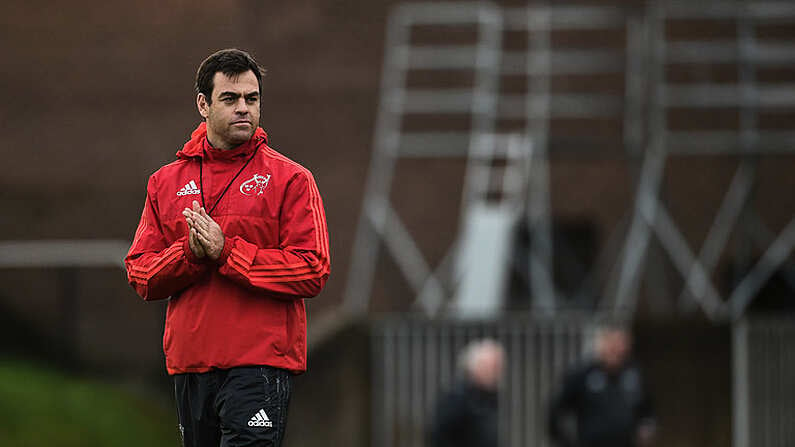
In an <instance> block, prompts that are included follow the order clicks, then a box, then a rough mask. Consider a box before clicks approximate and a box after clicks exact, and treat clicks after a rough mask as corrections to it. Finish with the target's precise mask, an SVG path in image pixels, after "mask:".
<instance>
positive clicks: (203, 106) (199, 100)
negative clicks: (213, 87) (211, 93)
mask: <svg viewBox="0 0 795 447" xmlns="http://www.w3.org/2000/svg"><path fill="white" fill-rule="evenodd" d="M196 108H198V109H199V115H201V116H202V118H204V119H207V117H208V116H209V115H210V104H209V102H208V101H207V97H206V96H204V93H199V94H198V95H196Z"/></svg>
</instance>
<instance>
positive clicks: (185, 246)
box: [182, 236, 204, 264]
mask: <svg viewBox="0 0 795 447" xmlns="http://www.w3.org/2000/svg"><path fill="white" fill-rule="evenodd" d="M182 251H184V252H185V259H187V260H188V262H190V263H191V264H201V263H203V262H204V259H203V258H199V257H196V255H195V254H194V253H193V250H191V249H190V242H189V237H188V236H186V237H185V242H183V243H182Z"/></svg>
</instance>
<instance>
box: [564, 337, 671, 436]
mask: <svg viewBox="0 0 795 447" xmlns="http://www.w3.org/2000/svg"><path fill="white" fill-rule="evenodd" d="M631 345H632V341H631V335H630V333H629V330H628V329H627V328H626V327H625V326H623V325H622V324H620V323H615V322H609V323H605V324H603V325H601V326H600V327H599V328H598V329H597V331H596V337H595V340H594V348H595V354H596V355H595V358H594V359H592V360H590V361H588V362H586V363H585V364H584V365H581V366H579V367H577V368H575V369H573V370H571V371H569V372H568V373H567V374H566V377H565V379H564V381H563V387H562V389H561V390H560V391H559V392H558V393H557V395H555V396H554V398H553V400H552V403H551V406H550V410H549V434H550V437H551V438H552V440H553V441H554V442H555V443H556V445H558V446H561V447H647V446H650V445H651V444H652V441H653V438H654V432H655V421H654V416H653V413H652V406H651V401H650V398H649V395H648V393H647V392H646V387H645V384H644V383H643V378H642V376H641V373H640V370H639V369H638V367H637V365H635V364H634V363H633V362H632V361H631V359H630V351H631ZM567 422H574V424H573V425H574V427H573V426H572V424H567ZM575 427H576V428H575Z"/></svg>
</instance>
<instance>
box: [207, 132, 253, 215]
mask: <svg viewBox="0 0 795 447" xmlns="http://www.w3.org/2000/svg"><path fill="white" fill-rule="evenodd" d="M258 150H259V144H258V145H257V146H256V147H255V148H254V152H253V153H252V154H251V157H249V158H248V160H246V162H245V163H244V164H243V167H241V168H240V170H239V171H237V174H235V176H234V177H232V180H229V183H227V185H226V188H224V190H223V191H222V192H221V195H220V196H218V200H216V201H215V204H214V205H213V207H212V208H210V209H209V210H207V206H206V205H205V204H204V184H203V179H202V165H203V164H204V157H202V158H200V159H199V192H200V193H201V198H202V208H204V209H205V210H207V215H208V216H209V215H212V214H213V211H215V207H217V206H218V204H219V203H221V199H222V198H223V197H224V194H226V191H228V190H229V187H230V186H232V183H234V182H235V180H236V179H237V177H238V176H239V175H240V173H241V172H243V169H246V166H248V164H249V163H251V160H253V159H254V156H255V155H257V151H258Z"/></svg>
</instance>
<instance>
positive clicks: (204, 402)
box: [125, 49, 329, 447]
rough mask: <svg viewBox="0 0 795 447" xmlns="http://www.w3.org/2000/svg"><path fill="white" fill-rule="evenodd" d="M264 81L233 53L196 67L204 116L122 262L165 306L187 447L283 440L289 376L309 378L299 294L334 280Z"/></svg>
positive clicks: (312, 199) (307, 185) (170, 364)
mask: <svg viewBox="0 0 795 447" xmlns="http://www.w3.org/2000/svg"><path fill="white" fill-rule="evenodd" d="M263 73H264V71H263V70H262V68H260V66H259V65H258V64H257V62H256V61H255V60H254V59H253V58H252V57H251V56H250V55H249V54H248V53H246V52H243V51H240V50H236V49H228V50H221V51H218V52H216V53H214V54H212V55H210V56H209V57H208V58H207V59H205V60H204V61H203V62H202V63H201V65H200V67H199V69H198V72H197V75H196V91H197V96H196V104H197V108H198V110H199V114H200V115H201V116H202V118H203V119H204V120H203V122H202V123H200V124H199V126H198V127H197V128H196V130H194V131H193V133H192V134H191V137H190V140H189V141H188V142H187V143H185V145H184V146H183V147H182V149H181V150H180V151H179V152H177V160H176V161H174V162H173V163H170V164H168V165H166V166H164V167H162V168H161V169H160V170H158V171H157V172H155V173H154V174H153V175H152V176H151V177H150V178H149V183H148V186H147V194H146V202H145V204H144V210H143V215H142V216H141V221H140V223H139V225H138V229H137V231H136V233H135V239H134V241H133V244H132V247H131V248H130V251H129V253H128V255H127V257H126V259H125V265H126V267H127V276H128V279H129V282H130V284H131V285H132V286H133V288H135V290H136V291H137V292H138V294H139V295H140V296H141V297H142V298H143V299H145V300H160V299H167V298H168V299H169V301H168V310H167V313H166V323H165V333H164V335H163V349H164V351H165V356H166V368H167V370H168V373H169V374H171V375H173V377H174V384H175V390H176V401H177V410H178V416H179V424H180V431H181V433H182V438H183V445H185V446H191V447H193V446H201V447H204V446H206V447H210V446H212V447H218V446H219V445H220V446H224V447H231V446H244V445H245V446H251V445H257V446H278V445H280V444H281V440H282V438H283V435H284V427H285V425H286V416H287V406H288V403H289V400H290V393H291V374H298V373H301V372H303V371H305V370H306V347H307V346H306V344H307V343H306V312H305V307H304V298H310V297H313V296H315V295H317V294H318V293H320V291H321V289H322V288H323V286H324V284H325V282H326V280H327V278H328V275H329V251H328V250H329V245H328V233H327V229H326V220H325V214H324V211H323V204H322V202H321V199H320V195H319V193H318V190H317V186H316V185H315V181H314V179H313V177H312V174H311V173H310V172H309V171H308V170H307V169H305V168H304V167H302V166H300V165H299V164H297V163H295V162H293V161H291V160H289V159H288V158H287V157H285V156H284V155H281V154H280V153H278V152H276V151H275V150H274V149H272V148H270V147H269V146H268V144H267V135H266V134H265V132H264V131H263V130H262V128H260V127H259V117H260V104H261V98H260V95H261V92H262V75H263ZM143 143H145V142H143Z"/></svg>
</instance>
